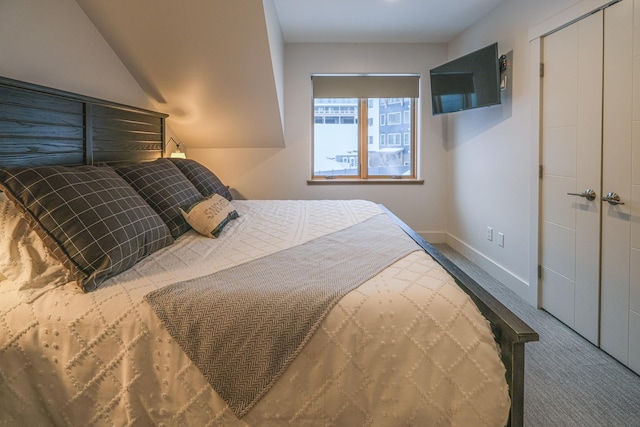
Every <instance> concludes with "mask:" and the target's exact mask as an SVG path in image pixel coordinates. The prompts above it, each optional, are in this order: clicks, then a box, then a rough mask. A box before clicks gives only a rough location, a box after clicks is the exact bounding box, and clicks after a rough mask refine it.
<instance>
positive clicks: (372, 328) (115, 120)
mask: <svg viewBox="0 0 640 427" xmlns="http://www.w3.org/2000/svg"><path fill="white" fill-rule="evenodd" d="M165 118H166V115H163V114H159V113H155V112H152V111H148V110H142V109H139V108H133V107H130V106H125V105H120V104H114V103H111V102H107V101H104V100H99V99H94V98H90V97H85V96H81V95H77V94H72V93H68V92H64V91H59V90H55V89H50V88H45V87H41V86H37V85H33V84H28V83H24V82H19V81H15V80H11V79H6V78H2V79H0V153H1V154H0V168H2V170H0V187H1V188H2V189H3V190H4V195H2V196H0V197H1V198H0V216H1V217H0V237H2V239H0V242H2V243H1V244H2V246H0V248H1V250H2V251H4V252H5V253H6V254H8V255H9V256H8V257H4V258H3V260H2V261H0V268H2V270H0V272H1V273H2V274H3V277H4V279H3V277H0V279H3V280H0V319H1V320H0V425H50V424H53V425H83V426H84V425H221V426H235V425H238V426H253V425H267V426H268V425H273V426H280V425H314V426H315V425H337V426H342V425H349V426H352V425H376V426H377V425H380V426H395V425H505V424H508V425H512V426H517V425H522V418H523V390H524V384H523V378H524V344H525V343H526V342H529V341H535V340H537V339H538V335H537V334H536V333H535V331H533V330H532V329H531V328H529V327H528V326H527V325H526V324H525V323H524V322H522V321H521V320H520V319H519V318H517V317H516V316H515V315H514V314H513V313H511V312H510V311H509V310H507V309H506V308H505V307H504V306H502V304H500V303H499V302H498V301H497V300H495V299H494V298H493V297H491V296H490V295H489V294H488V293H487V292H486V291H484V290H483V289H482V288H481V287H480V286H478V285H477V284H476V283H475V282H473V280H471V279H470V278H469V277H468V276H466V275H465V274H464V273H463V272H462V271H461V270H459V269H458V268H457V267H456V266H455V265H454V264H453V263H451V262H450V261H449V260H448V259H446V257H444V256H443V255H442V254H441V253H440V252H438V251H437V250H436V249H435V248H434V247H433V246H431V245H430V244H428V243H427V242H426V241H424V239H422V238H421V237H420V236H419V235H418V234H417V233H415V232H414V231H412V230H411V229H410V228H409V227H408V226H407V225H406V224H404V223H403V222H402V221H401V220H400V219H399V218H397V217H396V216H395V215H393V214H392V213H391V212H390V211H388V210H387V209H386V208H384V207H383V206H379V205H376V204H374V203H371V202H368V201H365V200H348V201H345V200H307V201H303V200H262V201H258V200H235V199H233V197H231V194H230V193H229V191H228V189H227V188H226V187H225V186H224V185H223V183H221V182H220V180H219V179H218V178H217V177H216V176H215V174H213V173H212V172H211V171H208V170H207V169H206V168H204V167H203V166H202V165H200V164H198V163H197V162H195V161H193V160H190V159H186V160H183V159H166V158H163V149H164V144H163V141H164V140H165V135H164V120H165ZM123 200H127V202H126V206H123V203H124V202H123ZM83 203H84V204H83ZM78 206H81V208H79V207H78ZM176 209H177V210H176ZM180 209H182V211H180ZM105 212H109V215H105ZM176 212H177V213H176ZM212 212H213V214H212ZM178 213H179V214H178ZM68 218H73V219H74V220H73V221H66V219H68ZM212 218H213V220H212ZM212 221H213V222H212ZM207 234H209V235H207ZM211 234H214V235H215V237H213V236H211ZM98 241H99V242H100V243H99V244H98V243H96V242H98ZM105 254H108V256H107V255H105ZM114 254H117V255H114ZM301 278H304V280H302V279H301Z"/></svg>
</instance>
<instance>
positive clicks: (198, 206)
mask: <svg viewBox="0 0 640 427" xmlns="http://www.w3.org/2000/svg"><path fill="white" fill-rule="evenodd" d="M180 212H181V213H182V216H183V217H184V219H186V220H187V222H188V223H189V225H190V226H191V227H193V229H194V230H196V231H197V232H198V233H200V234H202V235H203V236H207V237H218V235H219V234H220V232H221V231H222V229H223V228H224V226H225V225H227V224H228V223H229V221H231V220H233V219H236V218H238V212H236V210H235V209H234V208H233V205H232V204H231V202H229V201H228V200H227V199H225V198H224V197H222V196H221V195H219V194H213V195H211V196H210V197H207V198H206V199H202V200H200V201H199V202H198V203H195V204H193V205H191V206H190V207H188V208H187V209H186V210H183V209H180Z"/></svg>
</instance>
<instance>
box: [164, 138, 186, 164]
mask: <svg viewBox="0 0 640 427" xmlns="http://www.w3.org/2000/svg"><path fill="white" fill-rule="evenodd" d="M168 142H173V143H174V144H175V146H176V151H174V152H172V153H171V156H170V157H173V158H179V159H186V158H187V155H186V154H185V153H183V152H182V150H180V146H181V145H182V143H181V142H177V141H176V140H175V139H173V138H169V141H168Z"/></svg>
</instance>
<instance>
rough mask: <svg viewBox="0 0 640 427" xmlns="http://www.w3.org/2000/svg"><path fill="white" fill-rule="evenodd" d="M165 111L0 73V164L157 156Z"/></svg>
mask: <svg viewBox="0 0 640 427" xmlns="http://www.w3.org/2000/svg"><path fill="white" fill-rule="evenodd" d="M166 117H167V115H166V114H163V113H157V112H154V111H150V110H146V109H143V108H136V107H131V106H128V105H123V104H118V103H114V102H110V101H106V100H102V99H96V98H91V97H87V96H83V95H79V94H75V93H71V92H65V91H61V90H58V89H51V88H47V87H44V86H38V85H34V84H31V83H25V82H20V81H17V80H12V79H8V78H4V77H0V168H6V167H20V166H34V165H79V164H97V163H100V164H104V163H106V164H110V163H118V164H120V163H124V162H139V161H150V160H154V159H157V158H161V157H163V153H164V139H165V119H166ZM116 141H117V142H116Z"/></svg>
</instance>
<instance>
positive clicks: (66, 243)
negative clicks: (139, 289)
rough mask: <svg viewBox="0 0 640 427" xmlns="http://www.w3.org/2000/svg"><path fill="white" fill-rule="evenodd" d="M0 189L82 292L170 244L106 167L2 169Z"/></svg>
mask: <svg viewBox="0 0 640 427" xmlns="http://www.w3.org/2000/svg"><path fill="white" fill-rule="evenodd" d="M0 188H2V189H3V190H4V191H5V193H6V195H7V196H8V197H9V199H11V200H13V201H14V202H15V203H16V207H17V208H18V210H20V211H21V212H22V213H23V215H24V216H25V219H26V220H27V222H28V224H29V226H30V227H31V228H32V229H34V230H35V232H36V233H37V234H38V236H40V238H41V239H42V240H43V242H44V245H45V247H46V248H47V249H48V250H49V252H51V254H53V256H55V257H56V258H57V259H58V260H59V261H60V262H62V264H64V266H65V267H66V268H67V269H69V270H70V272H71V274H72V275H73V276H74V278H75V279H76V281H77V282H78V285H79V286H80V287H81V288H82V289H83V290H84V291H85V292H87V291H91V290H94V289H96V288H98V287H99V286H100V285H101V284H102V283H103V282H104V281H105V280H107V279H108V278H110V277H112V276H115V275H117V274H119V273H121V272H123V271H125V270H127V269H129V268H130V267H132V266H133V265H134V264H136V263H137V262H138V261H140V260H141V259H143V258H144V257H146V256H147V255H150V254H151V253H153V252H155V251H157V250H158V249H160V248H163V247H165V246H167V245H170V244H171V243H172V242H173V239H172V237H171V234H170V233H169V230H168V229H167V226H166V225H165V223H164V222H163V221H162V219H161V218H160V217H159V216H158V214H157V213H156V212H155V211H154V210H153V209H152V208H151V207H150V206H149V205H148V204H147V203H146V202H145V201H144V200H143V199H142V197H140V196H139V195H138V193H136V192H135V190H134V189H133V188H131V186H130V185H129V184H127V182H126V181H124V180H123V179H122V178H121V177H120V176H118V174H116V173H115V172H114V171H113V170H112V169H111V168H103V167H94V166H79V167H64V166H42V167H34V168H15V169H4V170H0Z"/></svg>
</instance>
